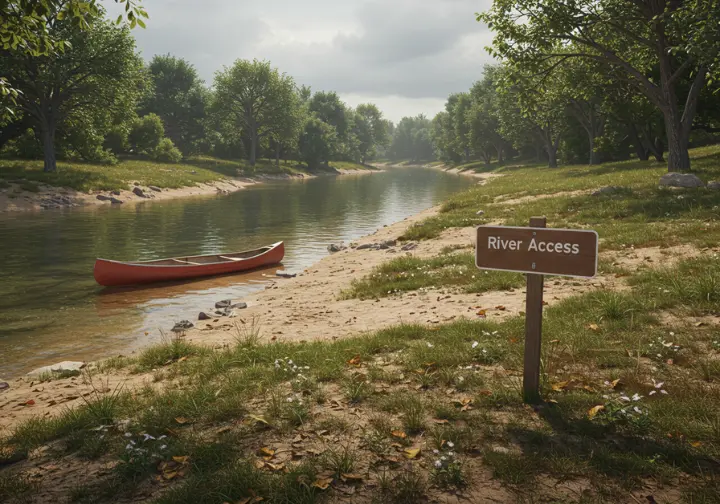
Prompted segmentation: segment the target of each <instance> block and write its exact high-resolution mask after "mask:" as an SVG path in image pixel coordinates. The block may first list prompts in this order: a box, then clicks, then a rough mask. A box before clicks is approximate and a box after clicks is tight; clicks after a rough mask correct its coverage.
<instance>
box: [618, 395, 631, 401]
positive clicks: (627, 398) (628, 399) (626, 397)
mask: <svg viewBox="0 0 720 504" xmlns="http://www.w3.org/2000/svg"><path fill="white" fill-rule="evenodd" d="M620 400H621V401H625V402H630V398H629V397H628V396H626V395H621V396H620Z"/></svg>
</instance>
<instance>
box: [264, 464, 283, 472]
mask: <svg viewBox="0 0 720 504" xmlns="http://www.w3.org/2000/svg"><path fill="white" fill-rule="evenodd" d="M265 467H269V468H270V469H272V470H273V471H282V470H283V469H285V464H283V463H280V464H273V463H271V462H265Z"/></svg>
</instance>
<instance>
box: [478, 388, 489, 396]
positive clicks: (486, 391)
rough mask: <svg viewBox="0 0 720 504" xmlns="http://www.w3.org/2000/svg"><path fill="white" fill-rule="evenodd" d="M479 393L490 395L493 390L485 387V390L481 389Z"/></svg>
mask: <svg viewBox="0 0 720 504" xmlns="http://www.w3.org/2000/svg"><path fill="white" fill-rule="evenodd" d="M478 394H480V395H482V396H488V397H489V396H491V395H492V390H487V389H483V390H481V391H479V392H478Z"/></svg>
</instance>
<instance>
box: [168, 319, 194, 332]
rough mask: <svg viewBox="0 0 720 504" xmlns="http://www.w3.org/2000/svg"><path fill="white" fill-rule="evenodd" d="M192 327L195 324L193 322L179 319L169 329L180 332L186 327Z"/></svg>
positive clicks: (185, 329) (186, 328)
mask: <svg viewBox="0 0 720 504" xmlns="http://www.w3.org/2000/svg"><path fill="white" fill-rule="evenodd" d="M193 327H195V324H193V323H192V322H190V321H189V320H181V321H180V322H178V323H177V324H175V325H174V326H173V328H172V329H171V331H172V332H174V333H180V332H185V331H187V330H188V329H192V328H193Z"/></svg>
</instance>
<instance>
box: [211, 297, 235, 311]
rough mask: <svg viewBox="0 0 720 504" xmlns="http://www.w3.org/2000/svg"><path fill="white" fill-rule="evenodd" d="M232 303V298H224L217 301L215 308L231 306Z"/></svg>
mask: <svg viewBox="0 0 720 504" xmlns="http://www.w3.org/2000/svg"><path fill="white" fill-rule="evenodd" d="M231 304H232V299H223V300H222V301H218V302H217V303H215V308H217V309H218V310H220V309H222V308H230V305H231Z"/></svg>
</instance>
